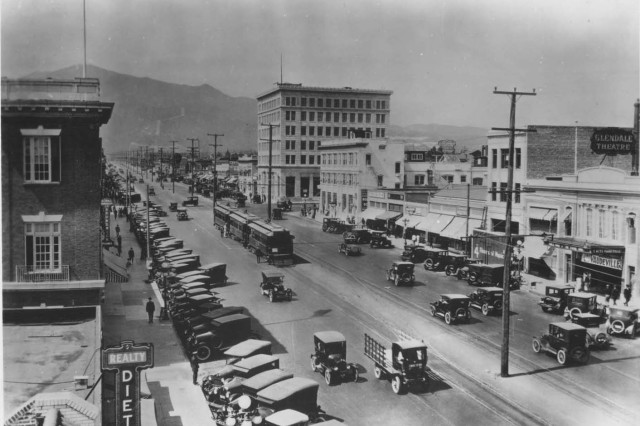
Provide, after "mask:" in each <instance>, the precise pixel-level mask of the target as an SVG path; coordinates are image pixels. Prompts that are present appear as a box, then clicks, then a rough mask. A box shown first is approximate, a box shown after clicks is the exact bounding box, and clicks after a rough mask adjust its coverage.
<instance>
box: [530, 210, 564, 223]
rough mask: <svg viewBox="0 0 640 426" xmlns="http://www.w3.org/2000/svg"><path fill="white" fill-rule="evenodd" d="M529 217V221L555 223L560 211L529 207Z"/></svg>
mask: <svg viewBox="0 0 640 426" xmlns="http://www.w3.org/2000/svg"><path fill="white" fill-rule="evenodd" d="M528 215H529V219H536V220H548V221H554V220H556V219H558V210H557V209H545V208H540V207H529V211H528Z"/></svg>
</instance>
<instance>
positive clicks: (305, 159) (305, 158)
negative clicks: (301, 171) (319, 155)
mask: <svg viewBox="0 0 640 426" xmlns="http://www.w3.org/2000/svg"><path fill="white" fill-rule="evenodd" d="M300 164H307V156H306V155H301V156H300Z"/></svg>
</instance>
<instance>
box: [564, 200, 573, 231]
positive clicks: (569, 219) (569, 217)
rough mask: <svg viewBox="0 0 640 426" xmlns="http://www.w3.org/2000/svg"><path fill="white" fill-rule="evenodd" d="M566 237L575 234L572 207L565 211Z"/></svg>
mask: <svg viewBox="0 0 640 426" xmlns="http://www.w3.org/2000/svg"><path fill="white" fill-rule="evenodd" d="M563 222H564V235H565V237H570V236H571V235H572V233H573V209H572V208H571V207H567V208H566V209H564V218H563Z"/></svg>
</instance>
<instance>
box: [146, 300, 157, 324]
mask: <svg viewBox="0 0 640 426" xmlns="http://www.w3.org/2000/svg"><path fill="white" fill-rule="evenodd" d="M146 309H147V315H149V324H151V323H152V322H153V313H154V312H155V311H156V305H155V303H153V300H152V299H151V298H149V300H148V301H147V307H146Z"/></svg>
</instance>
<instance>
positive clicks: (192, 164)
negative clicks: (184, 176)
mask: <svg viewBox="0 0 640 426" xmlns="http://www.w3.org/2000/svg"><path fill="white" fill-rule="evenodd" d="M187 140H188V141H191V195H192V196H193V189H194V188H193V187H194V186H195V182H194V181H193V167H194V163H195V156H194V152H195V142H196V141H198V142H200V141H199V140H198V138H187Z"/></svg>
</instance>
